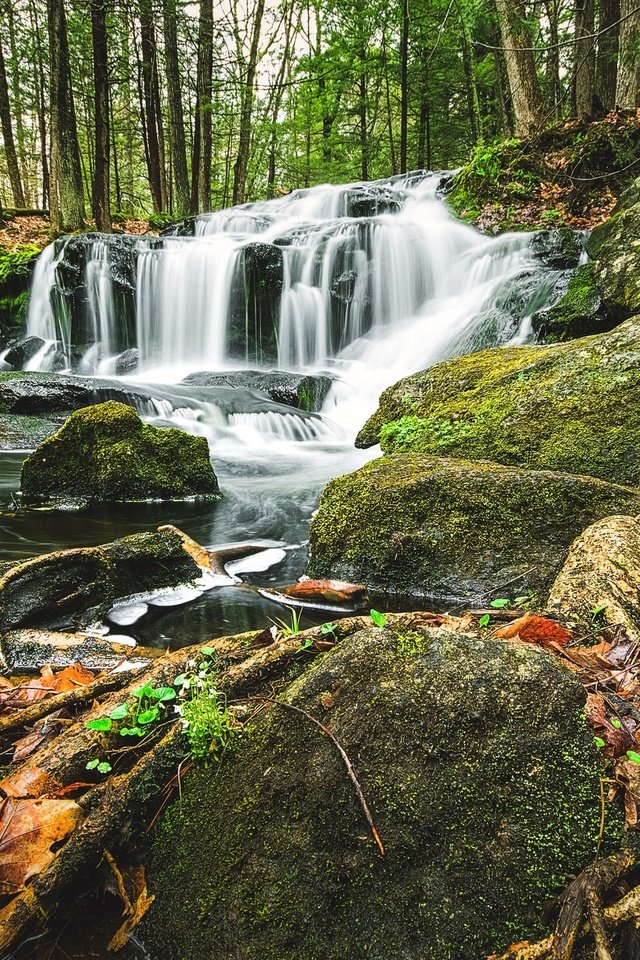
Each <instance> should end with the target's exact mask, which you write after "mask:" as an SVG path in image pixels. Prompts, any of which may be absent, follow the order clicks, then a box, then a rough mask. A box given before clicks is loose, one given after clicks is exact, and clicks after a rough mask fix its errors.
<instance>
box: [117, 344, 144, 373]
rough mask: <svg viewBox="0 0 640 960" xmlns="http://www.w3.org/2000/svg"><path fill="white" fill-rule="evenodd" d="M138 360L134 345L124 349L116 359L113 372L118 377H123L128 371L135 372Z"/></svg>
mask: <svg viewBox="0 0 640 960" xmlns="http://www.w3.org/2000/svg"><path fill="white" fill-rule="evenodd" d="M138 360H139V355H138V350H137V348H136V347H131V348H130V349H129V350H125V351H124V353H121V354H120V356H119V357H118V358H117V360H116V369H115V373H116V374H117V376H119V377H124V376H126V374H128V373H135V371H136V370H137V369H138Z"/></svg>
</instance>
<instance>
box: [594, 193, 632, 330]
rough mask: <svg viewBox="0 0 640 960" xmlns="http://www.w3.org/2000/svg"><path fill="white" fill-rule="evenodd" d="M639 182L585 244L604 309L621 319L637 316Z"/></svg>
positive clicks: (624, 195) (625, 194)
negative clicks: (593, 267) (593, 262)
mask: <svg viewBox="0 0 640 960" xmlns="http://www.w3.org/2000/svg"><path fill="white" fill-rule="evenodd" d="M639 183H640V181H636V183H635V184H633V185H631V186H630V187H629V188H628V189H627V190H626V191H625V193H624V194H623V195H622V197H621V198H620V201H619V203H618V205H617V207H616V209H615V211H614V213H613V215H612V216H611V217H610V218H609V219H608V220H606V221H605V222H604V223H603V224H602V225H601V226H599V227H596V228H595V229H594V230H593V231H592V233H591V236H590V237H589V240H588V242H587V252H588V253H589V255H590V256H591V257H593V259H594V261H595V278H596V282H597V284H598V288H599V290H600V293H601V294H602V299H603V301H604V303H605V305H606V307H607V308H608V309H609V310H610V311H611V312H612V313H613V314H615V315H616V316H617V317H619V318H620V319H624V318H626V317H629V316H632V315H633V314H636V313H639V312H640V269H639V267H640V199H638V198H639V196H640V193H639V190H640V186H639Z"/></svg>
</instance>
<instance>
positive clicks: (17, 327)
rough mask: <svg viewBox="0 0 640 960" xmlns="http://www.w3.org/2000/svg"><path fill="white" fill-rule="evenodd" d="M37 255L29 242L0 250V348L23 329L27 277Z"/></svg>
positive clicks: (37, 252) (27, 290) (26, 309)
mask: <svg viewBox="0 0 640 960" xmlns="http://www.w3.org/2000/svg"><path fill="white" fill-rule="evenodd" d="M39 252H40V251H39V249H38V247H36V246H34V245H33V244H32V243H24V244H17V245H16V246H15V247H13V248H12V249H10V250H6V249H5V250H2V251H0V349H2V347H3V346H4V345H5V344H6V343H7V342H8V341H10V340H11V339H12V338H13V337H16V336H18V335H19V334H20V333H21V332H23V331H24V329H25V326H26V322H27V312H28V309H29V289H30V287H31V277H32V275H33V270H34V267H35V263H36V260H37V258H38V254H39Z"/></svg>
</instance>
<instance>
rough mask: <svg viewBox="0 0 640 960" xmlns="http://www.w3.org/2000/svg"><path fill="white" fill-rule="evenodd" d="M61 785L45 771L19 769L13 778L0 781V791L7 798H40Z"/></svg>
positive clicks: (53, 791) (31, 768) (28, 768)
mask: <svg viewBox="0 0 640 960" xmlns="http://www.w3.org/2000/svg"><path fill="white" fill-rule="evenodd" d="M61 787H62V784H61V783H60V782H59V781H58V780H56V778H55V777H53V776H51V774H50V773H47V771H46V770H39V769H38V767H27V768H26V769H21V770H19V771H18V772H17V773H15V774H13V776H8V777H6V779H4V780H0V790H2V792H3V793H4V794H6V796H7V797H29V798H36V797H42V796H44V794H52V793H55V792H56V791H57V790H60V789H61Z"/></svg>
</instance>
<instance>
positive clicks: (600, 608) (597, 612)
mask: <svg viewBox="0 0 640 960" xmlns="http://www.w3.org/2000/svg"><path fill="white" fill-rule="evenodd" d="M606 609H607V605H606V603H599V604H597V606H595V607H592V608H591V619H592V620H594V621H595V620H598V619H602V614H603V613H604V611H605V610H606Z"/></svg>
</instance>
